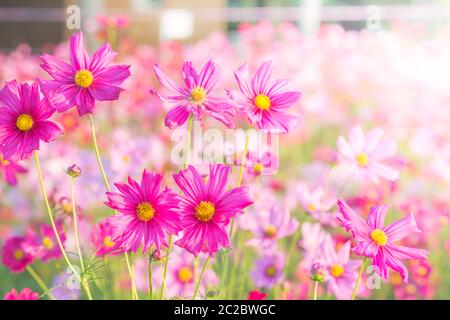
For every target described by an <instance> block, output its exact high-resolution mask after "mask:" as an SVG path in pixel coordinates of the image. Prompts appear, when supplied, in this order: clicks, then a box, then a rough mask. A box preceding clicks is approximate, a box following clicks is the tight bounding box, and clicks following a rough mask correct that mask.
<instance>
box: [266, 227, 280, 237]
mask: <svg viewBox="0 0 450 320" xmlns="http://www.w3.org/2000/svg"><path fill="white" fill-rule="evenodd" d="M264 235H265V236H266V238H275V236H276V235H277V228H275V227H274V226H267V227H266V229H265V230H264Z"/></svg>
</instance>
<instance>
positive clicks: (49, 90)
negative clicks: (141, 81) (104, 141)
mask: <svg viewBox="0 0 450 320" xmlns="http://www.w3.org/2000/svg"><path fill="white" fill-rule="evenodd" d="M116 55H117V53H115V52H114V51H112V49H111V45H110V44H109V43H105V44H104V45H102V46H101V47H100V48H99V49H97V51H95V52H94V54H93V55H92V57H89V55H88V54H87V52H86V49H85V47H84V44H83V34H82V33H81V32H78V33H76V34H73V35H72V36H71V37H70V64H69V63H67V62H64V61H62V60H60V59H59V58H56V57H54V56H51V55H48V54H44V55H43V56H41V59H42V60H43V61H44V63H43V64H42V65H41V66H42V68H43V69H44V70H45V71H47V72H48V74H50V76H52V77H53V80H41V87H42V92H43V93H44V94H45V95H46V96H47V97H48V98H49V100H50V102H51V103H52V104H53V105H54V107H55V108H56V110H57V111H58V112H64V111H67V110H69V109H70V108H72V107H73V106H76V107H77V109H78V113H79V115H80V116H82V115H84V114H86V113H92V110H93V108H94V105H95V101H96V100H99V101H111V100H117V99H118V98H119V94H120V92H121V91H122V88H120V85H121V84H122V82H123V81H125V79H127V78H128V77H129V76H130V71H129V68H130V66H127V65H111V62H112V61H113V59H114V58H115V56H116Z"/></svg>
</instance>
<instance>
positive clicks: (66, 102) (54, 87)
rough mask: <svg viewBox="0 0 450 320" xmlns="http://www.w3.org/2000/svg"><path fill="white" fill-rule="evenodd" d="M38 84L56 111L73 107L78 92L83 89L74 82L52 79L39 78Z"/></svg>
mask: <svg viewBox="0 0 450 320" xmlns="http://www.w3.org/2000/svg"><path fill="white" fill-rule="evenodd" d="M40 85H41V89H42V91H43V92H44V94H45V95H46V96H47V98H48V101H49V103H50V104H51V105H52V106H53V107H54V108H55V109H56V110H57V111H58V112H65V111H67V110H69V109H71V108H72V107H74V106H75V105H76V98H77V95H78V93H79V92H80V91H81V90H83V89H80V88H79V87H78V86H77V85H75V84H63V83H61V82H59V81H54V80H50V81H47V80H41V81H40Z"/></svg>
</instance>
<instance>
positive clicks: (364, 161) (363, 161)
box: [356, 152, 369, 167]
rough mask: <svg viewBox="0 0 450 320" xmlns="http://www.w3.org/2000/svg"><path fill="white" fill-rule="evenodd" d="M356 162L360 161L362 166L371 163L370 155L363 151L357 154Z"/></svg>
mask: <svg viewBox="0 0 450 320" xmlns="http://www.w3.org/2000/svg"><path fill="white" fill-rule="evenodd" d="M356 162H358V165H359V166H360V167H366V166H367V165H368V164H369V156H368V155H367V154H366V153H364V152H361V153H360V154H358V155H357V156H356Z"/></svg>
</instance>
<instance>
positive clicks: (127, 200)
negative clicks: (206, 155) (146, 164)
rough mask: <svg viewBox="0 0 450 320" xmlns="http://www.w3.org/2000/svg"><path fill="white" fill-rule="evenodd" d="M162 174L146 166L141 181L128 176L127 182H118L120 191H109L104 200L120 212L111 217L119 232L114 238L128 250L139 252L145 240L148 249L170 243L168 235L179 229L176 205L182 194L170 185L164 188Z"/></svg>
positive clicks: (110, 219)
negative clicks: (173, 190)
mask: <svg viewBox="0 0 450 320" xmlns="http://www.w3.org/2000/svg"><path fill="white" fill-rule="evenodd" d="M162 178H163V177H162V175H161V174H158V173H154V172H147V170H145V169H144V172H143V174H142V179H141V183H140V184H139V183H137V182H136V181H135V180H134V179H132V178H130V177H128V184H125V183H115V184H114V185H115V186H116V188H117V189H118V190H119V192H118V193H117V192H107V193H106V194H107V196H108V201H107V202H105V204H106V205H107V206H109V207H111V208H113V209H115V210H117V211H118V212H119V213H118V214H117V215H115V216H112V217H110V218H109V223H110V224H111V226H112V227H113V228H116V230H117V231H116V232H117V234H118V236H117V237H115V238H113V239H112V241H113V242H115V243H117V245H118V246H119V247H122V248H123V249H124V250H125V251H129V250H131V251H133V252H136V250H137V249H138V247H139V246H140V245H141V244H142V243H143V244H144V246H143V249H142V251H143V252H145V251H146V250H147V249H148V248H150V247H151V246H152V245H154V246H155V247H156V249H157V250H159V249H161V246H167V241H166V238H167V235H168V234H177V233H178V231H179V230H180V226H179V224H180V222H179V217H178V214H177V212H176V208H177V207H178V205H179V201H180V200H179V197H178V196H177V195H176V194H175V193H173V192H172V191H171V190H170V189H169V188H165V189H164V191H161V190H160V188H161V182H162Z"/></svg>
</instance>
